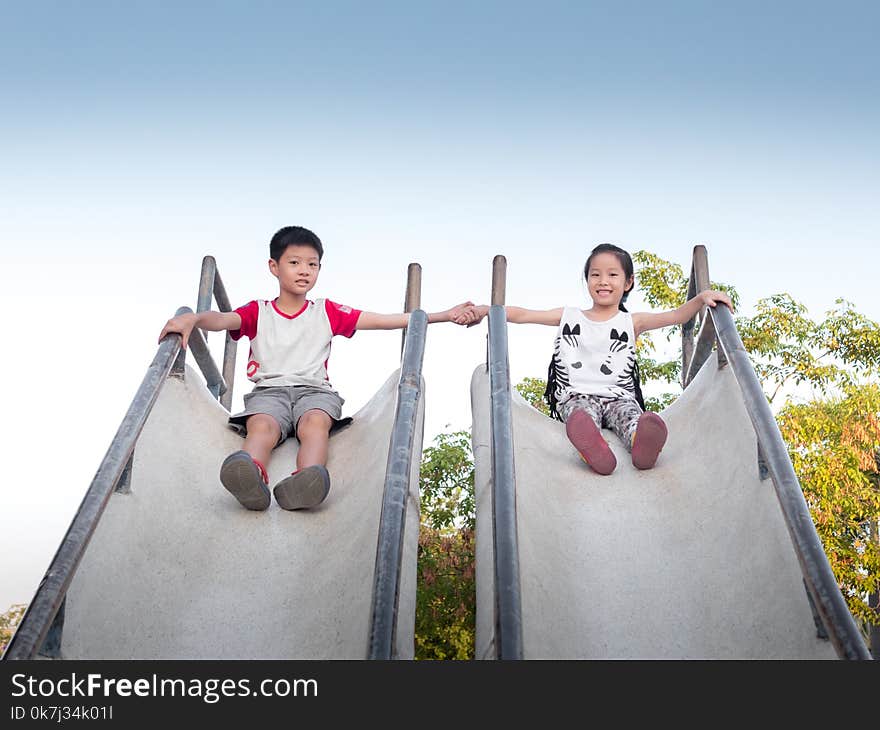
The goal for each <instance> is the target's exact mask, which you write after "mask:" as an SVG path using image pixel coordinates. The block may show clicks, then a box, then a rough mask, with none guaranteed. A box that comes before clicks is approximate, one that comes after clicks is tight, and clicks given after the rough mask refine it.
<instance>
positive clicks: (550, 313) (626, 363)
mask: <svg viewBox="0 0 880 730" xmlns="http://www.w3.org/2000/svg"><path fill="white" fill-rule="evenodd" d="M584 277H585V279H586V282H587V290H588V291H589V294H590V298H591V299H592V300H593V306H592V307H590V308H589V309H585V310H581V309H578V308H575V307H560V308H557V309H548V310H532V309H523V308H522V307H505V310H506V312H507V321H508V322H514V323H518V324H526V323H529V324H547V325H554V326H558V327H559V330H558V332H557V335H556V341H555V343H554V347H553V359H552V360H551V362H550V368H549V371H548V377H547V390H546V391H545V393H544V397H545V398H546V399H547V401H548V403H549V404H550V414H551V416H553V417H554V418H557V419H558V420H560V421H564V422H565V432H566V434H567V435H568V439H569V441H571V443H572V445H573V446H574V447H575V449H577V451H578V453H579V454H580V456H581V458H582V459H583V460H584V461H585V462H586V463H587V464H588V465H589V466H590V467H591V468H592V469H593V471H595V472H597V473H599V474H610V473H611V472H613V471H614V469H615V467H616V466H617V459H616V458H615V456H614V453H613V452H612V451H611V449H610V448H609V447H608V443H607V442H606V441H605V439H604V438H603V437H602V434H601V432H600V429H601V428H602V426H605V427H607V428H610V429H612V430H613V431H614V432H615V433H616V434H617V435H618V436H619V437H620V439H621V440H622V441H623V443H624V445H625V446H626V448H627V449H628V450H629V451H630V452H631V455H632V463H633V465H634V466H635V467H636V468H637V469H650V468H651V467H653V466H654V464H655V462H656V461H657V457H658V456H659V454H660V450H661V449H662V448H663V445H664V444H665V443H666V424H665V423H664V422H663V419H662V418H660V416H658V415H657V414H656V413H652V412H651V411H645V404H644V401H643V399H642V392H641V388H640V387H639V375H638V366H637V365H636V338H637V337H638V336H639V335H640V334H642V332H647V331H648V330H653V329H658V328H660V327H668V326H670V325H674V324H684V323H685V322H687V321H688V320H690V319H692V318H693V317H694V316H695V315H696V314H697V313H698V312H699V311H700V310H701V309H702V308H703V307H704V306H709V307H714V306H715V305H716V304H717V303H718V302H721V303H722V304H725V305H727V306H728V307H730V308H731V309H733V305H732V303H731V301H730V298H729V297H728V296H727V295H726V294H724V293H723V292H719V291H711V290H709V291H703V292H700V293H699V294H697V295H696V296H695V297H694V298H693V299H690V300H688V301H687V302H686V303H685V304H683V305H682V306H680V307H679V308H678V309H674V310H671V311H668V312H656V313H654V312H635V313H632V314H630V313H629V312H627V311H626V308H625V307H624V306H623V303H624V302H625V301H626V298H627V296H628V295H629V293H630V291H632V288H633V286H634V284H635V277H634V275H633V262H632V258H631V257H630V255H629V254H628V253H627V252H626V251H624V250H623V249H622V248H618V247H617V246H613V245H611V244H609V243H603V244H600V245H599V246H596V248H594V249H593V251H592V252H591V253H590V256H589V258H588V259H587V263H586V264H585V265H584ZM488 312H489V307H488V306H487V305H480V306H473V307H469V308H468V309H466V310H465V311H464V312H463V313H462V314H461V315H460V316H459V318H458V319H456V322H458V323H459V324H467V325H474V324H477V323H478V322H479V321H480V320H482V319H483V317H485V316H486V314H488Z"/></svg>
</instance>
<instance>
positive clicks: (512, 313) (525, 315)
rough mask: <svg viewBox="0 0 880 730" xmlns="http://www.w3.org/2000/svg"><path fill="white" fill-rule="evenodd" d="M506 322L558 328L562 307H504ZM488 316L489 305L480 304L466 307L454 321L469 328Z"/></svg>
mask: <svg viewBox="0 0 880 730" xmlns="http://www.w3.org/2000/svg"><path fill="white" fill-rule="evenodd" d="M504 311H505V312H506V313H507V321H508V322H512V323H514V324H548V325H553V326H557V327H558V326H559V322H560V320H561V319H562V307H557V308H556V309H525V308H523V307H505V308H504ZM487 314H489V305H488V304H480V305H478V306H473V307H468V308H467V309H466V310H465V311H464V312H463V313H462V314H461V316H459V317H458V318H457V319H456V320H455V321H456V322H457V323H458V324H466V325H467V326H468V327H471V326H473V325H475V324H479V323H480V322H481V321H482V319H483V317H485V316H486V315H487Z"/></svg>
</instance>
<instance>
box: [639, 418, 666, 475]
mask: <svg viewBox="0 0 880 730" xmlns="http://www.w3.org/2000/svg"><path fill="white" fill-rule="evenodd" d="M665 443H666V424H665V423H664V422H663V419H662V418H660V416H658V415H657V414H656V413H652V412H651V411H645V412H644V413H643V414H642V415H641V416H639V422H638V424H637V425H636V434H635V436H634V437H633V445H632V463H633V466H634V467H635V468H636V469H650V468H651V467H652V466H654V464H655V463H656V461H657V457H658V456H660V452H661V451H662V449H663V444H665Z"/></svg>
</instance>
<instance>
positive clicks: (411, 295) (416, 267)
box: [400, 263, 422, 358]
mask: <svg viewBox="0 0 880 730" xmlns="http://www.w3.org/2000/svg"><path fill="white" fill-rule="evenodd" d="M421 306H422V267H421V264H417V263H411V264H410V265H409V266H408V267H407V269H406V294H405V295H404V297H403V311H404V312H414V311H415V310H417V309H419V307H421ZM406 330H407V328H406V327H404V328H403V332H401V334H400V357H401V358H403V350H404V347H405V346H406Z"/></svg>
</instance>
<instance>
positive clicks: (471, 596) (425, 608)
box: [415, 431, 476, 659]
mask: <svg viewBox="0 0 880 730" xmlns="http://www.w3.org/2000/svg"><path fill="white" fill-rule="evenodd" d="M419 485H420V490H421V525H420V530H419V558H418V592H417V597H416V627H415V658H416V659H473V657H474V631H475V622H476V583H475V580H474V526H475V522H476V511H475V506H474V461H473V454H472V451H471V441H470V434H469V433H468V432H467V431H453V432H447V433H441V434H439V435H438V436H436V437H435V439H434V445H433V446H429V447H428V448H427V449H425V450H424V452H423V453H422V463H421V470H420V476H419Z"/></svg>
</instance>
